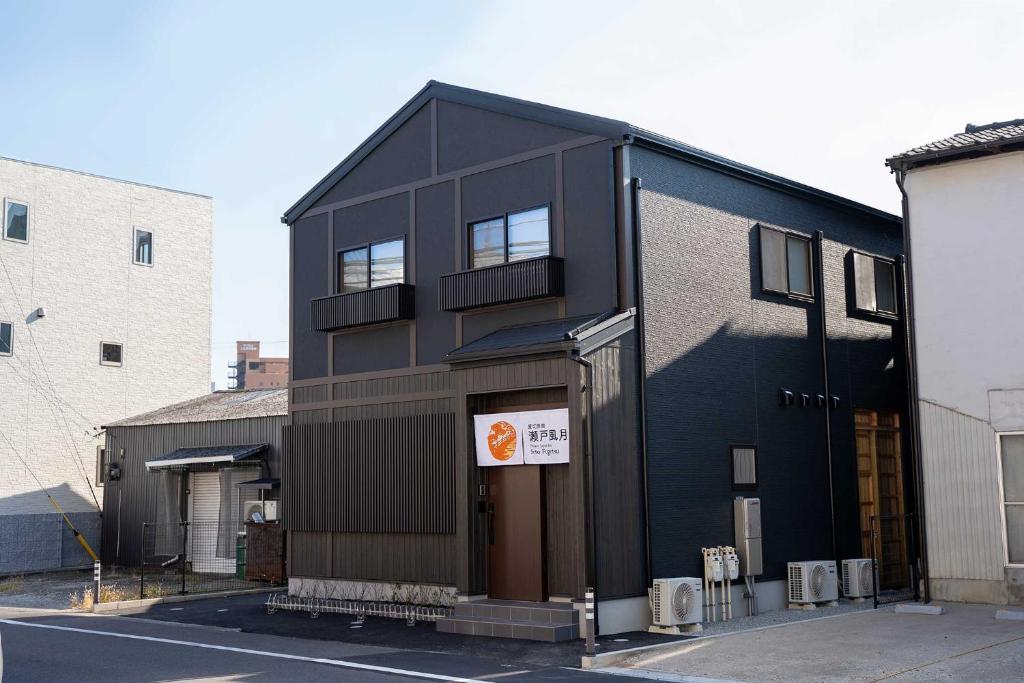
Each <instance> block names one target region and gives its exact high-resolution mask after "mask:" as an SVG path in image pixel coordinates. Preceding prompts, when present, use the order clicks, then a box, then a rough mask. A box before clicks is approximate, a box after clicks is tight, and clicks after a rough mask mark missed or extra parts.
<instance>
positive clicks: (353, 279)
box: [338, 247, 370, 294]
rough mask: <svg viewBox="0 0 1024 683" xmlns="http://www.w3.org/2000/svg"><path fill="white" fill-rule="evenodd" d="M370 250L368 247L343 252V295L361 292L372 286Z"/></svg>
mask: <svg viewBox="0 0 1024 683" xmlns="http://www.w3.org/2000/svg"><path fill="white" fill-rule="evenodd" d="M368 253H369V250H368V249H367V248H366V247H360V248H359V249H349V250H348V251H343V252H341V259H340V261H341V262H340V265H339V267H340V270H341V277H340V278H338V282H340V283H341V293H342V294H348V293H350V292H359V291H362V290H364V289H366V288H368V287H369V286H370V266H369V257H368Z"/></svg>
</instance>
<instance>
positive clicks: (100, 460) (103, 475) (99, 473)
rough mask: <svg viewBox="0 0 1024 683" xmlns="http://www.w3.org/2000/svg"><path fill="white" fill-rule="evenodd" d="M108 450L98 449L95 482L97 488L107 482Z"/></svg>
mask: <svg viewBox="0 0 1024 683" xmlns="http://www.w3.org/2000/svg"><path fill="white" fill-rule="evenodd" d="M106 470H107V449H106V448H104V447H103V446H97V447H96V478H95V479H94V480H93V481H94V483H95V484H96V486H103V484H105V483H106V481H107V472H106Z"/></svg>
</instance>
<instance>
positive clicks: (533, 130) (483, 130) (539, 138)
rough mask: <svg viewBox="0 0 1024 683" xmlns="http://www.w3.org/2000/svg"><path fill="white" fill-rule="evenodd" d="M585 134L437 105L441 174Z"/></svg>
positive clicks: (479, 110) (478, 111)
mask: <svg viewBox="0 0 1024 683" xmlns="http://www.w3.org/2000/svg"><path fill="white" fill-rule="evenodd" d="M582 136H583V133H580V132H578V131H574V130H568V129H566V128H558V127H556V126H549V125H546V124H543V123H538V122H536V121H528V120H527V119H520V118H517V117H514V116H508V115H506V114H497V113H494V112H490V111H486V110H484V109H477V108H476V107H468V106H465V105H462V104H455V103H454V102H445V101H443V100H438V102H437V164H438V172H439V173H448V172H449V171H455V170H458V169H460V168H467V167H469V166H475V165H477V164H482V163H484V162H487V161H492V160H494V159H501V158H503V157H507V156H511V155H513V154H518V153H519V152H526V151H528V150H531V149H539V148H541V147H547V146H549V145H555V144H558V143H560V142H565V141H567V140H572V139H573V138H578V137H582Z"/></svg>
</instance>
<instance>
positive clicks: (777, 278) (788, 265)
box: [760, 225, 814, 298]
mask: <svg viewBox="0 0 1024 683" xmlns="http://www.w3.org/2000/svg"><path fill="white" fill-rule="evenodd" d="M760 241H761V289H763V290H765V291H767V292H777V293H779V294H788V295H791V296H796V297H800V298H808V297H811V296H813V295H814V288H813V287H812V285H811V240H809V239H808V238H806V237H803V236H802V235H795V234H793V233H788V232H783V231H781V230H774V229H772V228H766V227H764V226H763V225H762V226H761V228H760Z"/></svg>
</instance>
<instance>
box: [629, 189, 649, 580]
mask: <svg viewBox="0 0 1024 683" xmlns="http://www.w3.org/2000/svg"><path fill="white" fill-rule="evenodd" d="M630 197H631V200H632V201H631V205H632V206H631V209H632V216H631V217H632V219H633V287H634V291H635V292H636V337H637V354H636V360H637V381H636V387H637V410H638V412H639V414H640V415H639V420H638V421H639V423H640V458H641V462H642V465H643V481H644V552H645V555H646V558H645V559H646V565H647V566H646V576H647V585H648V586H650V585H651V582H652V579H653V574H654V565H653V558H652V553H651V497H650V484H649V481H650V479H649V476H648V466H647V336H646V333H645V328H646V323H645V319H646V314H645V309H644V258H643V242H642V239H641V237H642V235H643V231H642V228H641V225H640V179H639V178H635V177H634V178H632V179H631V180H630Z"/></svg>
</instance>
